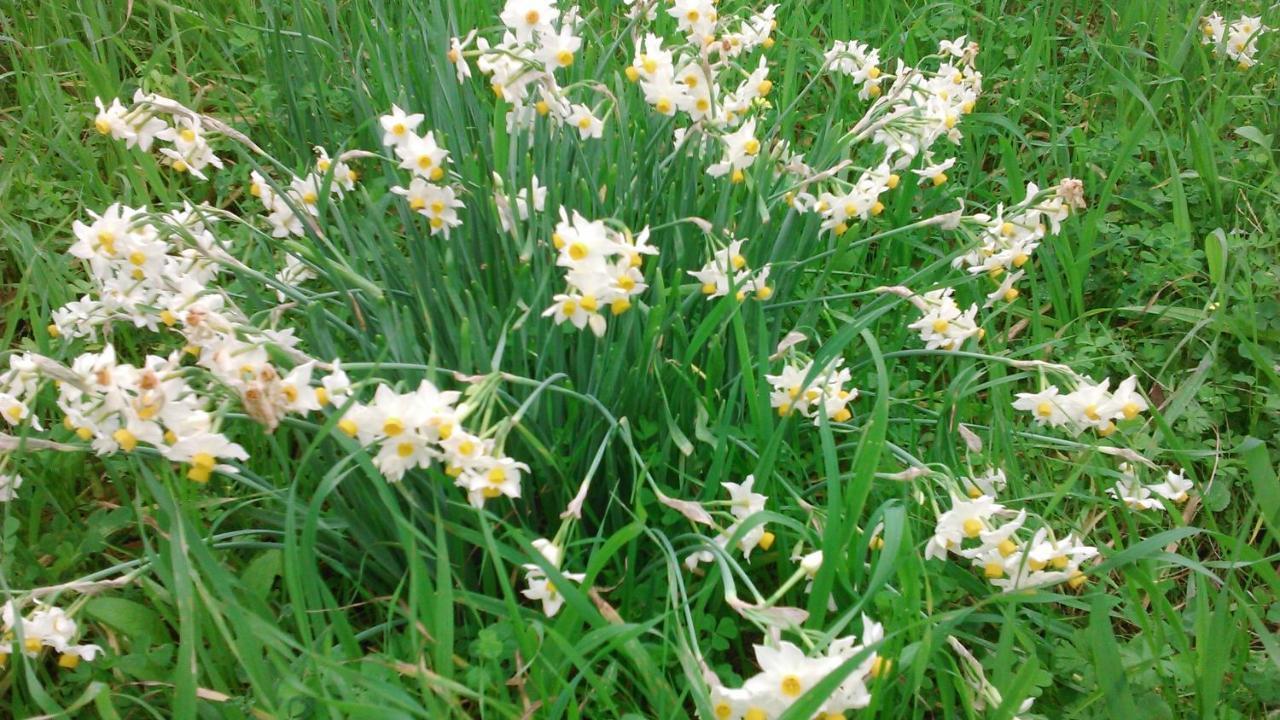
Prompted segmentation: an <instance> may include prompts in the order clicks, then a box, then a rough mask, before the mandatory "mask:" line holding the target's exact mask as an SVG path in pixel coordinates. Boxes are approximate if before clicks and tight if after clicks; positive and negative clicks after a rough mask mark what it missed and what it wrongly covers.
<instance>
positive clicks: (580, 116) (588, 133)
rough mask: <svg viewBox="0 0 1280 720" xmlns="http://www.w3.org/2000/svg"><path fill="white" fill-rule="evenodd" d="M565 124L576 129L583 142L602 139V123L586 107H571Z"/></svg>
mask: <svg viewBox="0 0 1280 720" xmlns="http://www.w3.org/2000/svg"><path fill="white" fill-rule="evenodd" d="M565 122H567V123H569V124H570V125H572V126H574V127H575V128H577V129H578V135H579V136H580V137H581V138H582V139H583V140H587V139H591V138H601V137H604V123H603V122H601V121H600V119H599V118H597V117H596V116H595V115H594V114H593V113H592V112H591V108H589V107H587V106H586V105H579V104H575V105H573V106H572V109H571V111H570V112H569V116H568V117H566V118H565Z"/></svg>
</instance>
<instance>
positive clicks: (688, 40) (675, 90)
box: [625, 0, 777, 182]
mask: <svg viewBox="0 0 1280 720" xmlns="http://www.w3.org/2000/svg"><path fill="white" fill-rule="evenodd" d="M776 11H777V5H769V6H768V7H766V8H764V10H762V11H760V12H758V13H750V14H744V15H742V16H733V15H721V14H720V13H719V12H718V8H717V7H716V5H715V4H714V3H713V2H711V0H681V1H680V2H676V3H674V4H673V5H672V6H671V7H670V8H668V9H667V14H668V15H670V16H671V17H673V18H675V20H676V24H677V28H678V29H679V31H680V33H681V35H680V36H678V37H675V38H663V37H662V36H659V35H656V34H654V33H652V32H649V33H646V34H645V36H644V37H643V38H639V39H637V41H636V46H635V54H634V56H633V59H632V61H631V64H630V65H629V66H627V68H626V70H625V74H626V76H627V79H628V80H630V81H631V82H633V83H636V84H637V85H639V87H640V91H641V92H642V93H643V94H644V99H645V102H647V103H648V104H649V106H650V107H652V108H653V110H654V111H655V112H657V113H658V114H659V115H664V116H667V117H671V118H677V117H679V118H681V119H682V120H683V121H687V122H688V124H681V125H678V126H677V127H675V128H674V132H675V136H676V138H677V141H678V142H681V143H682V142H684V140H685V139H690V138H693V137H694V136H698V137H699V138H702V139H706V138H711V139H716V138H718V139H719V141H720V143H721V144H722V146H723V148H724V151H725V159H724V161H722V162H720V163H717V164H716V165H713V166H712V167H711V168H710V169H709V170H708V172H709V173H710V174H711V175H713V176H715V177H721V176H723V175H726V174H727V175H730V176H731V179H732V180H733V181H734V182H742V180H743V177H744V176H743V170H744V169H746V168H747V167H748V166H750V165H751V163H752V162H754V160H755V158H756V155H757V154H758V153H759V151H760V142H759V140H757V139H756V138H755V120H754V119H751V120H747V119H746V116H747V115H748V114H749V113H750V111H751V109H752V108H753V107H754V106H756V105H760V104H766V101H765V98H766V97H767V96H768V95H769V93H771V92H772V91H773V82H772V81H770V80H769V79H768V76H769V66H768V62H767V60H766V58H765V57H763V56H761V57H760V58H759V61H758V62H757V63H754V67H751V66H752V65H753V63H751V62H746V61H744V60H743V57H742V56H743V55H745V54H747V53H750V52H753V51H755V50H756V49H757V48H764V49H768V48H770V47H772V46H773V43H774V41H773V38H772V37H771V33H772V32H773V29H774V27H775V25H776V24H777V23H776V21H775V20H774V15H775V13H776ZM744 121H745V122H744Z"/></svg>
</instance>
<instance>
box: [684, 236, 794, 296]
mask: <svg viewBox="0 0 1280 720" xmlns="http://www.w3.org/2000/svg"><path fill="white" fill-rule="evenodd" d="M746 241H747V240H746V239H745V238H743V239H741V240H734V241H732V242H730V243H729V245H728V247H725V248H722V249H720V250H717V251H715V252H714V253H712V255H711V259H710V260H708V261H707V263H706V264H705V265H703V266H702V268H701V269H698V270H690V271H688V272H689V274H690V275H692V276H693V277H694V279H696V280H697V281H698V283H699V286H700V289H701V291H702V294H703V295H705V296H706V297H707V298H708V299H711V298H718V297H722V296H725V295H728V294H729V293H730V292H732V293H733V295H734V297H736V298H737V299H738V300H745V299H746V297H747V293H751V294H753V295H754V296H755V297H756V298H757V299H759V300H768V299H769V298H771V297H773V288H772V287H770V286H769V272H770V268H769V266H768V265H767V264H766V265H765V266H763V267H761V268H760V269H759V270H752V269H751V268H750V267H748V266H747V258H746V257H745V256H744V255H743V254H742V245H743V244H744V243H745V242H746Z"/></svg>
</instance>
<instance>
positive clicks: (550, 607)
mask: <svg viewBox="0 0 1280 720" xmlns="http://www.w3.org/2000/svg"><path fill="white" fill-rule="evenodd" d="M533 547H534V549H535V550H537V551H538V552H539V553H540V554H541V555H542V556H543V557H544V558H546V560H547V563H548V564H550V565H551V566H552V567H554V568H555V569H557V570H559V569H560V563H561V561H562V560H563V557H564V550H563V549H561V548H560V547H559V546H557V545H556V544H554V543H553V542H551V541H550V540H547V539H546V538H539V539H537V540H534V541H533ZM524 570H525V580H526V582H528V584H529V587H528V589H526V590H523V591H521V594H523V595H524V596H525V597H526V598H529V599H530V600H538V601H541V602H542V612H543V613H544V614H545V615H546V616H547V617H554V616H555V614H556V613H558V612H560V608H561V607H563V606H564V595H562V594H561V593H560V589H559V588H557V587H556V585H555V583H554V582H553V581H552V580H551V579H550V578H549V577H547V574H546V571H544V570H543V569H542V567H541V566H540V565H538V564H537V563H526V564H525V565H524ZM561 575H563V576H564V578H565V579H566V580H569V581H570V582H573V583H581V582H582V581H583V580H585V579H586V578H587V576H586V574H585V573H570V572H562V573H561Z"/></svg>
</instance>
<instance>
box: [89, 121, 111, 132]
mask: <svg viewBox="0 0 1280 720" xmlns="http://www.w3.org/2000/svg"><path fill="white" fill-rule="evenodd" d="M93 126H94V127H95V128H97V129H98V132H99V133H101V134H103V135H106V134H107V133H109V132H111V122H110V121H108V120H107V119H106V118H102V117H100V118H98V119H97V120H94V121H93Z"/></svg>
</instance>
